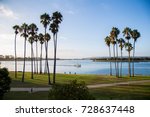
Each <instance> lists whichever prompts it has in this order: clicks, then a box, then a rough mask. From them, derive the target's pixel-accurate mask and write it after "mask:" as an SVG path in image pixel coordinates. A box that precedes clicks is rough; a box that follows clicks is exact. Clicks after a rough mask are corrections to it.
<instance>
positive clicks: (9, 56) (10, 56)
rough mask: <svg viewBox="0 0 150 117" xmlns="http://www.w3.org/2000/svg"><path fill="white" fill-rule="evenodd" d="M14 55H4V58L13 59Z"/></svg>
mask: <svg viewBox="0 0 150 117" xmlns="http://www.w3.org/2000/svg"><path fill="white" fill-rule="evenodd" d="M13 58H14V56H13V55H5V59H13Z"/></svg>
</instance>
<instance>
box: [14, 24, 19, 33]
mask: <svg viewBox="0 0 150 117" xmlns="http://www.w3.org/2000/svg"><path fill="white" fill-rule="evenodd" d="M13 29H14V30H15V34H18V33H19V29H20V27H19V26H18V25H15V26H13Z"/></svg>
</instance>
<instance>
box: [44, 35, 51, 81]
mask: <svg viewBox="0 0 150 117" xmlns="http://www.w3.org/2000/svg"><path fill="white" fill-rule="evenodd" d="M50 39H51V36H50V35H49V34H48V33H46V35H45V43H47V49H46V50H47V51H48V42H49V40H50ZM46 58H47V63H46V64H47V71H48V84H51V81H50V72H49V65H48V52H47V54H46Z"/></svg>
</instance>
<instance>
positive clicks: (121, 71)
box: [120, 49, 122, 78]
mask: <svg viewBox="0 0 150 117" xmlns="http://www.w3.org/2000/svg"><path fill="white" fill-rule="evenodd" d="M120 77H121V78H122V49H121V65H120Z"/></svg>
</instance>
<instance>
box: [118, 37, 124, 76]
mask: <svg viewBox="0 0 150 117" xmlns="http://www.w3.org/2000/svg"><path fill="white" fill-rule="evenodd" d="M118 44H119V47H120V50H121V51H120V52H121V65H120V77H122V50H123V48H124V44H125V40H124V39H123V38H120V39H118Z"/></svg>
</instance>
